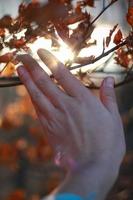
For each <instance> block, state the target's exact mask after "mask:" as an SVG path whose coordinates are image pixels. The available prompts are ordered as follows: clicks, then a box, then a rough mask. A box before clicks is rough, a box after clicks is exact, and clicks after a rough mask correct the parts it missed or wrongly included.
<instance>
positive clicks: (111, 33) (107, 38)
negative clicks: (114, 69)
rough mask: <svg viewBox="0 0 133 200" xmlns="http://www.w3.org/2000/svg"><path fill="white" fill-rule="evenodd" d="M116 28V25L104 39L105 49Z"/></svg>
mask: <svg viewBox="0 0 133 200" xmlns="http://www.w3.org/2000/svg"><path fill="white" fill-rule="evenodd" d="M117 26H118V24H116V25H115V26H114V27H113V29H112V30H110V33H109V36H108V37H106V47H108V46H109V44H110V42H111V38H112V35H113V33H114V31H115V30H116V28H117Z"/></svg>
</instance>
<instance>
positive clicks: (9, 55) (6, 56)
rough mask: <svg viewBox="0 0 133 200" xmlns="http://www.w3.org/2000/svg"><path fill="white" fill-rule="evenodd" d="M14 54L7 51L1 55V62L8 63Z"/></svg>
mask: <svg viewBox="0 0 133 200" xmlns="http://www.w3.org/2000/svg"><path fill="white" fill-rule="evenodd" d="M13 56H14V54H13V53H6V54H4V55H2V56H0V63H8V62H10V61H11V60H12V59H13Z"/></svg>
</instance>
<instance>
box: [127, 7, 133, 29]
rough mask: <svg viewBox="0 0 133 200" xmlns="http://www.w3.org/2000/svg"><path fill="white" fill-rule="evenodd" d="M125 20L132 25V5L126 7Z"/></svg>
mask: <svg viewBox="0 0 133 200" xmlns="http://www.w3.org/2000/svg"><path fill="white" fill-rule="evenodd" d="M126 17H127V22H128V23H129V24H130V25H131V26H133V7H130V8H129V9H128V13H127V16H126Z"/></svg>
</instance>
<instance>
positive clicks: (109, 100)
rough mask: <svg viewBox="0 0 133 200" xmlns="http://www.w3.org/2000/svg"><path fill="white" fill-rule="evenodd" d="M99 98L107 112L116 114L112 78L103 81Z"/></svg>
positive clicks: (116, 108)
mask: <svg viewBox="0 0 133 200" xmlns="http://www.w3.org/2000/svg"><path fill="white" fill-rule="evenodd" d="M100 98H101V101H102V103H103V104H104V106H105V107H106V108H107V109H108V110H109V112H111V113H114V114H116V112H118V106H117V102H116V95H115V90H114V79H113V78H112V77H108V78H106V79H104V80H103V83H102V85H101V88H100Z"/></svg>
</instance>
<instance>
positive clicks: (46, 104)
mask: <svg viewBox="0 0 133 200" xmlns="http://www.w3.org/2000/svg"><path fill="white" fill-rule="evenodd" d="M17 71H18V74H19V76H20V79H21V80H22V82H23V83H24V85H25V87H26V89H27V90H28V92H29V94H30V97H31V100H32V102H33V104H34V105H35V106H36V107H38V109H39V110H41V111H42V112H43V113H44V115H45V117H46V118H48V119H49V118H51V117H52V116H53V115H54V112H55V107H54V106H53V105H52V104H51V102H50V101H49V100H48V99H47V97H46V96H45V95H44V94H43V93H42V92H41V91H40V90H39V89H38V88H37V86H36V85H35V83H34V82H33V81H32V79H31V77H30V75H29V73H28V71H27V70H26V69H25V68H24V67H23V66H20V67H18V69H17Z"/></svg>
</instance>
